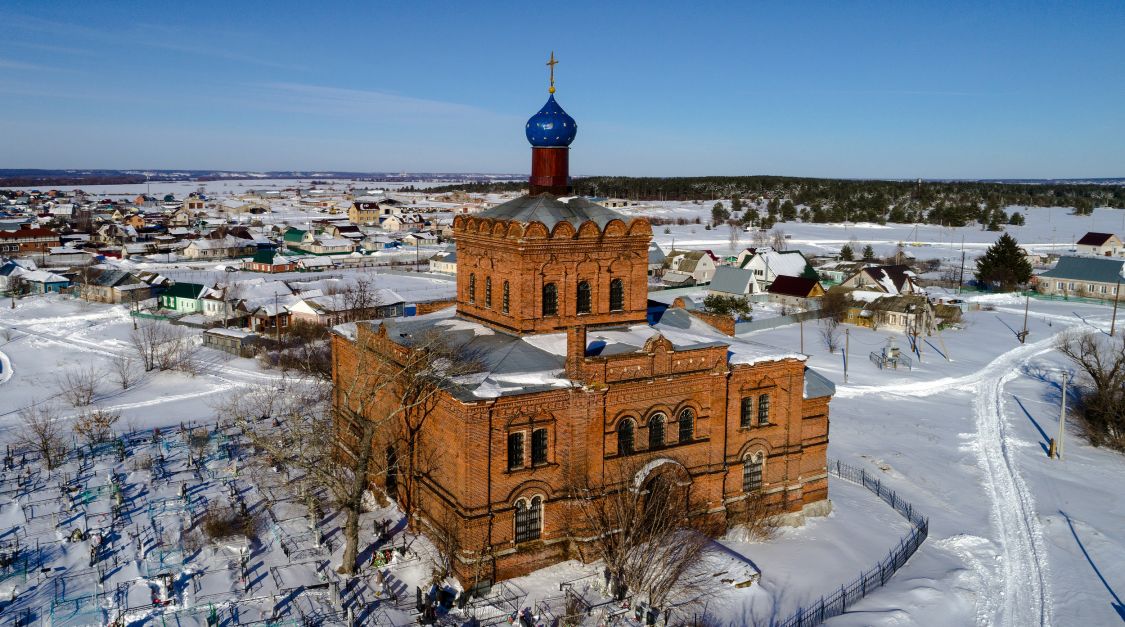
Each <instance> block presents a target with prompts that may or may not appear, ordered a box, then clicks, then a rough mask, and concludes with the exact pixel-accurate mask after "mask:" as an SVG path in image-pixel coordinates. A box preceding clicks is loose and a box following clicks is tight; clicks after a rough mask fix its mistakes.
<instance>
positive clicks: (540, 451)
mask: <svg viewBox="0 0 1125 627" xmlns="http://www.w3.org/2000/svg"><path fill="white" fill-rule="evenodd" d="M546 463H547V430H546V429H536V430H535V431H532V432H531V465H532V466H538V465H540V464H546Z"/></svg>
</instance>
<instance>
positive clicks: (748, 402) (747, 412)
mask: <svg viewBox="0 0 1125 627" xmlns="http://www.w3.org/2000/svg"><path fill="white" fill-rule="evenodd" d="M753 424H754V397H753V396H743V397H742V413H741V415H740V416H739V421H738V426H739V427H741V428H743V429H749V428H750V427H751V426H752V425H753Z"/></svg>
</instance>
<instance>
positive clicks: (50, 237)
mask: <svg viewBox="0 0 1125 627" xmlns="http://www.w3.org/2000/svg"><path fill="white" fill-rule="evenodd" d="M59 244H60V242H59V234H58V233H56V232H54V231H52V230H51V229H43V228H38V227H33V226H31V225H30V224H28V223H23V224H20V225H19V228H18V229H16V230H14V231H0V254H4V255H9V256H14V255H20V254H28V253H46V252H48V251H49V250H50V249H51V248H54V247H56V246H58V245H59Z"/></svg>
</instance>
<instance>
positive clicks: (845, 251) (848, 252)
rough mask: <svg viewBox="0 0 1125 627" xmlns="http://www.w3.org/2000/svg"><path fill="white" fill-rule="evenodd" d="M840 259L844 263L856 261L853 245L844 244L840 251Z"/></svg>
mask: <svg viewBox="0 0 1125 627" xmlns="http://www.w3.org/2000/svg"><path fill="white" fill-rule="evenodd" d="M840 259H842V260H844V261H855V251H854V250H852V245H851V244H844V247H843V248H841V249H840Z"/></svg>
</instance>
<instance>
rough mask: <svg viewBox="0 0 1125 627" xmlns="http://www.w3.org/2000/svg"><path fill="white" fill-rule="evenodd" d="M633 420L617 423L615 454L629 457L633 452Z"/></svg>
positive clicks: (628, 419)
mask: <svg viewBox="0 0 1125 627" xmlns="http://www.w3.org/2000/svg"><path fill="white" fill-rule="evenodd" d="M633 431H634V427H633V419H632V418H626V419H625V420H622V421H621V422H619V423H617V454H618V455H629V454H631V453H632V452H633Z"/></svg>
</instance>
